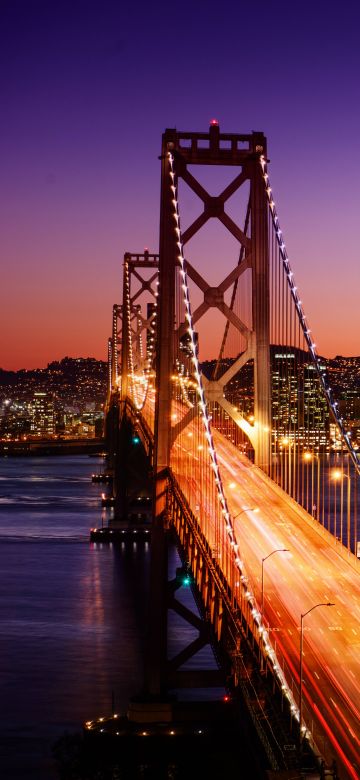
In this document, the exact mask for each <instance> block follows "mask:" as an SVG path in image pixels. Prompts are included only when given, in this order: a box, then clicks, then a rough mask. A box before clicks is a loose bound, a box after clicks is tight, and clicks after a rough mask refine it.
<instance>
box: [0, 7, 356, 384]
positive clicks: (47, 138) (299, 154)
mask: <svg viewBox="0 0 360 780" xmlns="http://www.w3.org/2000/svg"><path fill="white" fill-rule="evenodd" d="M190 10H191V13H190ZM346 10H347V11H348V13H345V11H346ZM359 13H360V12H359V8H358V7H357V6H355V4H353V3H345V9H344V12H343V13H342V15H341V17H339V16H338V15H337V14H336V13H335V11H331V10H329V7H328V6H327V5H325V3H319V4H317V6H316V7H315V8H314V6H313V5H311V6H310V3H308V2H305V3H303V4H302V5H301V7H299V9H294V8H292V9H289V8H288V7H287V4H285V3H282V2H280V3H277V4H276V7H274V8H272V7H271V8H270V7H268V6H267V5H266V4H265V3H260V4H258V6H257V14H256V16H254V11H253V10H252V9H249V8H248V7H244V8H241V7H240V6H239V4H236V3H234V2H230V3H229V4H228V6H227V7H226V8H224V9H223V12H222V15H221V16H219V17H218V18H216V16H215V17H212V16H211V15H210V14H209V13H206V6H205V5H203V4H198V5H197V6H196V7H193V6H192V5H191V4H189V3H185V5H183V6H182V13H181V19H182V22H183V24H182V25H181V30H179V31H177V30H176V29H175V28H176V25H175V22H174V19H173V17H172V16H170V15H168V13H167V7H165V6H164V5H163V4H162V3H159V4H156V5H155V7H153V8H148V7H147V6H146V5H145V4H144V3H140V6H137V7H136V9H135V8H134V9H132V8H127V9H126V11H125V12H124V13H122V12H120V9H119V6H118V4H117V3H116V2H107V3H105V4H101V6H100V3H96V2H93V3H90V4H89V3H83V2H79V3H76V4H74V3H69V2H63V3H61V4H60V3H54V4H51V8H50V6H49V5H48V3H46V2H44V1H43V0H39V2H36V3H35V2H34V3H25V2H22V0H19V2H13V3H5V4H4V5H3V7H2V10H1V22H2V24H1V28H2V33H1V35H2V46H1V48H2V58H3V63H2V64H3V67H2V71H1V76H0V78H1V83H2V96H3V105H4V109H5V116H6V118H7V121H6V124H5V125H4V127H3V128H2V136H3V151H4V155H3V156H4V165H3V184H2V189H1V211H2V216H1V223H2V224H1V227H2V236H3V237H2V257H3V262H4V266H3V278H4V282H5V284H4V285H3V290H5V294H4V292H3V296H2V306H1V310H2V311H1V333H2V344H1V358H0V365H1V367H2V368H4V369H7V370H11V369H13V370H17V369H20V368H29V369H31V368H34V367H42V366H46V364H47V363H48V362H50V361H51V360H56V359H60V358H61V357H62V356H63V355H64V354H68V355H70V356H76V355H78V354H85V355H86V354H90V355H94V356H95V357H96V358H97V359H104V360H105V359H106V345H107V337H108V335H109V334H110V330H111V312H112V305H113V303H114V302H117V301H119V300H120V299H121V284H122V261H123V255H124V253H125V252H126V251H140V252H141V251H143V249H144V247H145V246H147V247H149V249H150V251H155V252H156V251H157V248H158V222H159V202H160V195H159V185H160V163H159V160H158V155H159V154H160V147H161V134H162V132H163V131H164V130H165V128H166V127H174V126H176V127H178V128H179V129H182V130H197V131H205V132H206V131H207V129H208V125H209V122H210V120H211V119H212V118H213V117H216V119H218V121H219V123H220V127H221V130H222V131H223V132H245V133H246V132H251V131H252V130H253V129H255V130H262V131H263V132H264V133H265V135H266V136H267V139H268V153H269V157H270V160H271V162H270V164H269V173H270V177H271V182H272V186H273V190H274V194H275V199H276V202H277V207H278V211H279V216H280V219H281V225H282V229H283V231H284V237H285V240H286V244H287V247H288V252H289V256H290V259H291V263H292V267H293V270H294V273H295V277H296V280H297V284H298V286H299V290H300V291H301V295H302V299H303V302H304V308H305V312H306V314H307V316H308V320H309V323H310V325H311V328H312V331H313V333H314V337H315V339H316V343H317V347H318V352H319V354H321V355H324V356H326V357H334V356H335V355H338V354H343V355H349V356H350V355H357V354H358V352H359V349H358V340H357V333H358V330H359V325H360V313H359V309H358V306H357V289H358V283H359V273H360V272H359V263H358V250H357V236H356V227H357V214H358V201H359V196H358V187H357V180H358V167H359V162H358V158H357V156H356V149H355V144H354V142H353V141H352V139H354V138H357V136H358V130H359V111H358V104H359V86H358V83H357V72H358V66H359V62H358V60H359V52H358V48H357V42H356V30H357V24H356V22H357V21H359ZM350 19H351V25H350V24H349V20H350ZM230 20H231V24H230ZM294 21H295V24H294ZM199 31H201V33H200V32H199ZM177 36H178V39H177ZM181 43H184V48H183V49H182V47H181V45H180V44H181ZM185 50H186V54H185ZM219 241H221V239H219ZM220 247H221V243H216V242H215V243H214V246H213V247H212V253H211V255H210V257H209V260H208V262H209V265H210V266H211V269H212V271H213V272H214V273H215V277H216V271H215V269H216V260H217V254H218V252H219V248H220ZM201 259H202V260H204V258H201ZM233 261H234V262H235V261H236V258H235V257H234V258H233ZM210 357H212V354H211V353H210V352H207V351H206V348H205V350H204V352H203V354H201V359H202V360H205V359H209V358H210Z"/></svg>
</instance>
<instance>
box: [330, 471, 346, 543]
mask: <svg viewBox="0 0 360 780" xmlns="http://www.w3.org/2000/svg"><path fill="white" fill-rule="evenodd" d="M331 476H332V478H333V479H335V480H336V482H338V481H339V480H341V510H340V541H341V542H342V540H343V506H342V497H343V490H342V487H343V482H342V480H343V477H346V479H347V512H346V526H347V548H348V550H350V498H351V478H350V474H345V471H343V470H342V469H341V470H340V469H334V471H333V472H332V474H331ZM335 537H336V529H335Z"/></svg>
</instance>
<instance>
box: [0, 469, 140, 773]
mask: <svg viewBox="0 0 360 780" xmlns="http://www.w3.org/2000/svg"><path fill="white" fill-rule="evenodd" d="M100 462H101V459H99V458H98V459H97V458H89V457H88V456H74V457H71V456H70V457H51V458H45V457H37V458H36V457H31V458H11V459H1V460H0V704H1V706H0V777H1V778H2V780H8V778H9V780H10V778H11V779H12V778H14V779H15V778H16V780H25V778H37V780H52V778H55V777H57V774H56V771H55V768H54V766H53V762H52V757H51V745H52V743H53V742H54V741H56V739H57V738H58V737H59V736H61V734H63V733H64V731H65V730H67V731H69V732H73V731H76V730H79V729H80V728H81V724H82V722H83V721H84V720H86V719H88V718H94V717H98V716H100V715H103V714H107V713H110V712H111V703H112V696H114V698H115V704H116V708H117V709H119V710H124V709H126V706H127V702H128V698H129V696H130V695H132V694H133V693H134V692H136V691H137V690H138V689H139V687H140V685H141V680H142V649H143V647H142V645H143V636H144V628H143V626H144V615H145V610H146V591H147V577H148V564H149V548H148V544H147V543H139V542H138V543H136V542H135V543H134V544H130V545H129V546H127V547H125V546H123V547H112V546H105V545H94V544H90V543H89V528H90V527H91V526H92V525H98V524H99V521H100V520H101V511H100V501H99V497H100V493H101V489H103V488H102V486H99V485H92V484H91V473H92V472H93V471H98V470H99V466H100Z"/></svg>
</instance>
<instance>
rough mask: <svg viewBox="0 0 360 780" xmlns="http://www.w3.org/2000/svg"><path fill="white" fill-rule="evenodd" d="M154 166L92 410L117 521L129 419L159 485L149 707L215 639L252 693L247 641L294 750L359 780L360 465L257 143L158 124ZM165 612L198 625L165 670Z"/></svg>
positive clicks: (235, 681)
mask: <svg viewBox="0 0 360 780" xmlns="http://www.w3.org/2000/svg"><path fill="white" fill-rule="evenodd" d="M160 160H161V203H160V243H159V253H158V254H151V253H149V252H148V251H147V250H145V251H144V252H143V253H126V254H125V257H124V274H123V292H122V301H121V303H119V304H116V305H114V308H113V328H112V336H111V338H110V339H109V377H108V397H107V405H106V410H107V427H108V438H109V440H110V441H111V445H110V450H111V453H112V455H113V458H114V460H115V476H116V475H117V476H116V478H115V481H114V482H115V484H114V493H115V501H117V507H118V514H119V515H121V516H124V515H126V487H124V485H123V486H121V485H120V483H121V469H122V467H123V466H124V459H125V458H126V457H127V456H126V453H125V450H124V452H123V454H121V448H122V441H123V439H122V431H124V430H125V428H126V427H129V426H130V428H131V430H132V432H133V435H136V437H138V438H139V439H140V440H141V442H142V444H143V447H144V448H145V451H146V453H147V456H148V462H149V464H150V467H151V475H152V479H153V485H154V493H153V495H154V498H153V520H152V528H151V534H152V536H151V549H152V575H151V586H150V590H151V592H150V613H149V620H150V625H151V632H150V634H151V638H150V644H149V648H148V653H147V659H146V690H147V693H148V696H149V701H150V700H152V701H153V702H155V703H156V704H154V712H155V711H156V712H157V716H158V717H160V716H159V707H160V709H161V718H160V719H165V720H166V719H167V718H169V719H170V718H171V715H170V714H169V711H170V708H171V707H170V704H167V700H166V692H167V691H168V690H169V689H171V688H177V687H181V686H182V685H186V684H190V677H191V684H194V674H192V675H191V674H190V673H189V671H188V670H186V668H182V667H183V666H184V662H185V661H188V660H189V659H191V658H192V657H194V655H195V654H196V653H197V652H198V651H199V649H201V647H202V646H203V645H204V644H205V643H206V641H208V637H209V631H210V633H211V635H212V637H213V638H214V639H215V641H217V642H218V643H219V644H220V645H221V646H222V647H223V649H224V651H225V655H226V657H227V659H228V661H227V662H228V670H227V671H228V676H230V678H231V683H232V685H233V687H234V688H236V687H238V686H239V685H240V686H242V687H243V690H244V692H245V693H246V688H247V685H248V684H249V682H250V683H251V680H250V677H249V672H248V666H247V665H246V663H245V662H244V656H243V648H245V646H246V647H247V648H250V650H251V651H252V653H253V657H254V658H256V659H257V663H258V668H259V671H260V673H261V674H262V675H263V676H264V677H265V678H266V679H270V680H271V681H272V685H273V692H274V697H277V698H278V699H279V701H280V702H281V708H282V709H283V710H284V709H286V711H287V712H288V713H289V715H288V717H289V719H290V722H291V728H292V731H293V734H295V741H297V742H298V744H299V750H300V755H301V751H302V750H303V749H304V746H305V745H311V747H312V748H313V750H314V751H315V753H316V755H317V756H319V760H320V759H321V760H322V762H323V763H322V766H323V767H325V766H326V767H331V766H336V767H337V772H338V774H336V773H335V770H334V774H333V775H331V776H333V777H335V776H338V777H340V778H341V780H348V778H351V779H352V780H355V778H359V777H360V652H359V650H360V586H359V561H358V557H357V552H358V546H359V545H358V534H359V531H358V524H357V511H358V477H359V471H360V460H359V456H358V453H357V451H356V448H354V446H353V444H352V438H351V435H350V434H349V432H348V431H347V430H346V427H345V423H344V421H343V419H342V418H341V415H340V413H339V411H338V404H337V401H336V398H335V397H334V394H333V392H332V389H331V386H330V383H329V380H328V376H327V373H326V367H325V362H324V360H323V359H322V358H321V356H319V355H318V353H317V349H316V345H315V343H314V340H313V336H312V332H311V330H310V327H309V322H308V319H307V317H306V314H305V311H304V307H303V304H302V302H301V299H300V294H299V290H298V288H297V286H296V283H295V278H294V274H293V270H292V267H291V265H290V260H289V256H288V253H287V249H286V246H285V241H284V236H283V233H282V230H281V227H280V221H279V216H278V211H277V208H276V205H275V201H274V196H273V191H272V188H271V184H270V179H269V173H268V159H267V145H266V138H265V137H264V135H263V134H262V133H256V132H254V133H251V134H245V135H244V134H240V135H239V134H223V133H221V132H220V128H219V125H218V123H217V122H216V121H215V120H214V121H212V123H211V125H210V128H209V131H208V132H204V133H195V132H178V131H176V130H173V129H169V130H166V132H165V133H164V135H163V139H162V150H161V157H160ZM215 226H216V231H217V232H215ZM114 453H116V454H115V455H114ZM124 453H125V454H124ZM116 462H117V464H118V466H116ZM116 469H118V470H116ZM119 475H120V476H119ZM169 530H172V531H173V532H175V534H176V538H177V542H178V544H179V547H180V550H181V555H182V559H183V561H185V563H186V570H187V571H188V572H189V576H190V577H191V578H192V582H193V584H194V587H195V588H196V590H197V593H198V595H199V598H200V601H201V614H202V618H203V620H202V621H201V620H200V618H196V619H195V618H194V617H193V618H191V616H190V615H189V614H187V612H188V611H186V609H185V608H184V607H181V606H179V602H176V598H175V592H176V589H174V588H173V591H172V600H171V599H170V600H169V592H168V591H169V589H168V587H167V584H166V582H167V556H166V548H167V538H168V534H169ZM169 606H170V607H172V608H173V609H175V610H177V611H178V613H179V614H182V616H183V617H184V619H188V620H189V621H190V622H192V624H193V626H194V627H195V628H197V629H198V638H197V639H195V640H194V642H192V643H191V644H190V645H189V646H188V647H187V648H185V649H184V651H183V652H182V653H179V655H178V656H177V657H175V658H173V659H168V657H167V645H166V629H167V609H168V607H169ZM202 625H203V626H204V625H205V626H208V629H209V630H208V631H205V630H203V629H202ZM203 679H205V678H203ZM206 679H207V680H208V682H209V684H211V681H210V677H209V676H208V677H207V678H206ZM159 702H160V703H159ZM161 702H162V703H161ZM149 706H150V705H149ZM257 708H258V710H257V712H255V714H254V718H255V720H257V721H258V722H259V721H260V720H262V724H263V725H262V728H263V731H264V740H265V742H266V743H267V746H268V749H269V755H270V757H271V762H272V764H273V768H274V769H279V768H282V767H286V765H287V764H286V755H285V752H286V751H284V746H283V745H281V744H279V740H278V738H277V736H276V734H274V729H273V728H272V725H271V723H269V717H268V714H267V713H266V712H261V708H262V704H261V701H260V698H258V702H257ZM147 717H148V718H149V712H147ZM270 732H271V733H270ZM334 762H335V763H334ZM322 771H323V775H322V776H323V777H325V776H328V775H326V774H325V769H323V770H322ZM329 776H330V775H329Z"/></svg>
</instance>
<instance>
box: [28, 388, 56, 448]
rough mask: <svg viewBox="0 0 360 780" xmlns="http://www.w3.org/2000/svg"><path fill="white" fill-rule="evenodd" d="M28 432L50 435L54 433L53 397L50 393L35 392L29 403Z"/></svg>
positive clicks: (44, 435) (37, 434) (36, 434)
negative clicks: (29, 420)
mask: <svg viewBox="0 0 360 780" xmlns="http://www.w3.org/2000/svg"><path fill="white" fill-rule="evenodd" d="M30 432H31V434H33V435H35V436H43V437H45V438H46V437H51V436H53V435H54V433H55V410H54V398H53V395H52V394H51V393H44V392H37V393H34V398H33V401H32V404H31V425H30Z"/></svg>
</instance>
